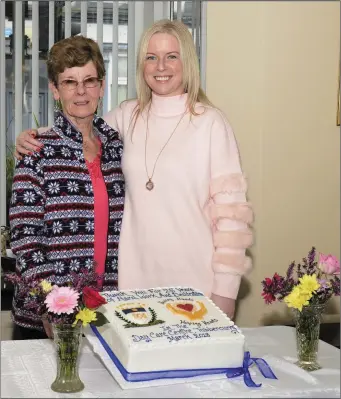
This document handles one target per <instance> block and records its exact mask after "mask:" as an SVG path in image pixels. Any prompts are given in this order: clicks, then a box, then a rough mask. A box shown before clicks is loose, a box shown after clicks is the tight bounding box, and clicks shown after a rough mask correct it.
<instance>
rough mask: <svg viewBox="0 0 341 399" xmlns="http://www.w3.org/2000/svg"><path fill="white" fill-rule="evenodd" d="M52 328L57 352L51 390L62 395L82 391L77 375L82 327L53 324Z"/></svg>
mask: <svg viewBox="0 0 341 399" xmlns="http://www.w3.org/2000/svg"><path fill="white" fill-rule="evenodd" d="M52 327H53V339H54V343H55V346H56V352H57V376H56V379H55V380H54V382H53V383H52V385H51V389H52V390H53V391H55V392H62V393H71V392H79V391H81V390H82V389H84V384H83V382H82V381H81V380H80V378H79V375H78V355H79V347H80V344H81V340H82V325H81V324H80V325H76V326H75V327H72V324H61V325H58V324H53V326H52Z"/></svg>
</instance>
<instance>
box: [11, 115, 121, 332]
mask: <svg viewBox="0 0 341 399" xmlns="http://www.w3.org/2000/svg"><path fill="white" fill-rule="evenodd" d="M93 125H94V128H95V130H96V131H97V133H98V137H99V139H100V141H101V146H102V155H101V170H102V174H103V178H104V181H105V184H106V188H107V191H108V197H109V226H108V243H107V248H108V249H107V256H106V262H105V275H104V281H103V290H112V289H117V262H118V243H119V236H120V230H121V222H122V216H123V206H124V177H123V173H122V170H121V157H122V152H123V144H122V142H121V140H120V138H119V135H118V133H117V132H116V131H114V130H113V129H112V128H111V127H110V126H109V125H107V123H106V122H105V121H104V120H103V119H101V118H99V117H97V116H95V118H94V121H93ZM38 138H39V140H40V141H41V142H42V143H43V144H44V147H43V148H42V150H41V151H40V153H34V154H33V155H31V156H27V155H26V156H24V157H23V159H22V160H20V161H18V162H17V165H16V170H15V175H14V179H13V186H12V199H11V207H10V225H11V248H12V250H13V253H14V254H15V255H16V256H17V265H16V272H17V273H18V274H20V275H21V276H22V277H25V278H32V279H40V278H44V279H47V280H48V281H49V282H51V283H55V284H58V285H64V284H66V283H67V282H68V281H69V280H70V273H72V272H75V273H84V272H86V270H90V269H91V268H93V258H94V194H93V188H92V183H91V177H90V174H89V172H88V169H87V166H86V163H85V159H84V156H83V147H82V146H83V140H82V134H81V133H80V132H79V131H78V130H77V129H76V128H75V127H74V126H73V125H72V124H71V123H70V122H69V120H68V119H67V118H66V117H65V116H64V115H63V114H62V113H58V114H57V115H56V118H55V121H54V125H53V127H52V128H51V129H50V130H48V131H46V132H44V133H42V134H40V135H39V136H38ZM27 300H28V298H27ZM12 319H13V321H14V322H15V323H16V324H18V325H20V326H23V327H28V328H35V329H42V328H43V327H42V322H41V318H40V316H38V315H37V314H35V313H34V312H33V311H30V310H29V309H25V304H24V301H22V300H20V301H19V300H18V299H17V298H16V292H15V293H14V299H13V311H12Z"/></svg>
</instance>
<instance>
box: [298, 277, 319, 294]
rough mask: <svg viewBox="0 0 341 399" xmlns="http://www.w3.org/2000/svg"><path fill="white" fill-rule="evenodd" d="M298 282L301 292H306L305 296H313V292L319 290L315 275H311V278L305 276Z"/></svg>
mask: <svg viewBox="0 0 341 399" xmlns="http://www.w3.org/2000/svg"><path fill="white" fill-rule="evenodd" d="M299 282H300V284H299V287H300V289H301V291H303V292H306V293H307V294H308V293H309V294H315V292H316V291H317V290H318V289H319V288H320V284H319V282H318V281H317V278H316V274H313V275H311V276H308V275H307V274H305V275H304V276H303V277H301V278H300V279H299Z"/></svg>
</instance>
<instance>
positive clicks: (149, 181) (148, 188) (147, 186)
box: [144, 106, 186, 191]
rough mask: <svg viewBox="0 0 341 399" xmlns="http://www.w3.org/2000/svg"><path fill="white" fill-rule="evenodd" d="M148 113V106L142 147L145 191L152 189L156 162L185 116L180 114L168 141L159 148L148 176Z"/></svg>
mask: <svg viewBox="0 0 341 399" xmlns="http://www.w3.org/2000/svg"><path fill="white" fill-rule="evenodd" d="M149 112H150V106H149V110H148V115H147V129H146V140H145V145H144V164H145V168H146V174H147V177H148V181H147V183H146V188H147V190H149V191H150V190H152V189H153V188H154V183H153V181H152V179H153V176H154V172H155V168H156V164H157V161H158V160H159V158H160V155H161V154H162V152H163V150H164V149H165V148H166V146H167V144H168V143H169V142H170V139H171V138H172V137H173V135H174V133H175V131H176V129H177V128H178V126H179V125H180V122H181V121H182V119H183V118H184V116H185V115H186V111H185V112H184V113H183V114H182V116H181V118H180V119H179V122H178V123H177V124H176V126H175V128H174V130H173V131H172V133H171V134H170V136H169V137H168V140H167V141H166V143H165V144H164V145H163V147H162V148H161V150H160V152H159V154H158V156H157V157H156V160H155V162H154V167H153V171H152V174H151V176H149V173H148V167H147V141H148V137H149V123H148V121H149Z"/></svg>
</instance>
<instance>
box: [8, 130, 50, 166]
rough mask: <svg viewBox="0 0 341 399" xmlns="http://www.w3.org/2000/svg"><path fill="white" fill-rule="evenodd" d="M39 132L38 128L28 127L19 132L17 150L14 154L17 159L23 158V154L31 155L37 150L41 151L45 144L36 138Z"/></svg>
mask: <svg viewBox="0 0 341 399" xmlns="http://www.w3.org/2000/svg"><path fill="white" fill-rule="evenodd" d="M37 134H38V130H35V129H27V130H24V131H23V132H21V133H20V134H19V136H18V137H17V139H16V141H15V144H16V146H15V152H14V156H15V157H16V158H17V159H22V155H31V154H32V153H33V152H35V151H39V150H40V149H41V148H42V147H43V144H42V143H40V141H38V140H36V139H35V137H36V136H37Z"/></svg>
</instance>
